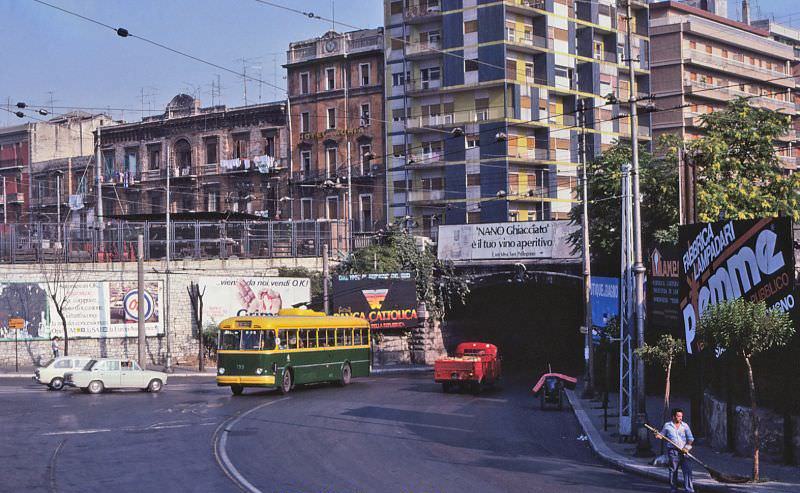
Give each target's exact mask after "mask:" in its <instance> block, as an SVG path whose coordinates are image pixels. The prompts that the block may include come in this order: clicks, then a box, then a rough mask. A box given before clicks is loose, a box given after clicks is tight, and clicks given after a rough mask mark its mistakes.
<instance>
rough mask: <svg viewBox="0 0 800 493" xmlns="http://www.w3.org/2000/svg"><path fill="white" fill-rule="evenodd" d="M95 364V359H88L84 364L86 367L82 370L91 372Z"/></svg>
mask: <svg viewBox="0 0 800 493" xmlns="http://www.w3.org/2000/svg"><path fill="white" fill-rule="evenodd" d="M95 363H97V360H96V359H90V360H89V362H88V363H86V366H84V367H83V369H84V370H91V369H92V367H93V366H94V365H95Z"/></svg>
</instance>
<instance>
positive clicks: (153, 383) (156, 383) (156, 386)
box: [147, 378, 164, 392]
mask: <svg viewBox="0 0 800 493" xmlns="http://www.w3.org/2000/svg"><path fill="white" fill-rule="evenodd" d="M163 387H164V384H163V383H161V380H159V379H157V378H154V379H152V380H150V384H149V385H148V386H147V391H148V392H159V391H160V390H161V389H162V388H163Z"/></svg>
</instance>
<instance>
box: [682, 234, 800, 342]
mask: <svg viewBox="0 0 800 493" xmlns="http://www.w3.org/2000/svg"><path fill="white" fill-rule="evenodd" d="M678 236H679V241H678V244H679V248H680V250H679V253H680V269H681V270H680V310H681V322H682V327H683V330H684V333H685V337H686V345H687V350H688V352H689V353H692V352H693V349H694V347H695V343H696V341H695V334H696V331H697V323H698V321H699V320H700V317H702V316H703V312H704V311H705V309H706V308H707V307H708V306H710V305H714V304H717V303H720V302H722V301H725V300H732V299H736V298H742V297H743V298H746V299H748V300H750V301H765V302H766V303H767V305H768V306H770V307H775V308H778V309H780V310H783V311H785V312H789V313H790V314H792V312H793V311H794V307H795V298H794V251H793V246H792V245H793V244H792V225H791V222H790V221H789V219H788V218H763V219H753V220H747V221H719V222H714V223H698V224H690V225H687V226H681V227H680V228H679V230H678Z"/></svg>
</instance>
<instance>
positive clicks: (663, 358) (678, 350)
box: [636, 334, 684, 422]
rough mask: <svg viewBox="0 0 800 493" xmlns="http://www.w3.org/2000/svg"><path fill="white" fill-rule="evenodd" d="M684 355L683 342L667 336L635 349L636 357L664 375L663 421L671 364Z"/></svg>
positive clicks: (666, 407)
mask: <svg viewBox="0 0 800 493" xmlns="http://www.w3.org/2000/svg"><path fill="white" fill-rule="evenodd" d="M683 353H684V342H683V340H682V339H675V338H674V337H672V336H671V335H669V334H664V335H662V336H661V337H660V338H659V339H658V342H657V343H656V344H655V345H650V344H645V345H644V346H642V347H640V348H637V349H636V356H638V357H639V358H641V359H642V361H644V362H645V363H646V364H649V365H657V366H660V367H661V368H662V369H663V370H664V372H665V373H666V383H665V384H664V412H663V416H662V417H663V421H664V422H666V421H667V420H668V419H669V414H670V413H669V407H670V406H669V391H670V384H671V382H672V364H673V363H674V362H675V359H676V358H678V357H679V356H681V355H682V354H683Z"/></svg>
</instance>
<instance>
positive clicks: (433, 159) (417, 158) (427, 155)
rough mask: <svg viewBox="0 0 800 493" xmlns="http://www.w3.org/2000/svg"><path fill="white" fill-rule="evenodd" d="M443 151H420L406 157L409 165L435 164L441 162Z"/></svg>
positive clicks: (423, 165)
mask: <svg viewBox="0 0 800 493" xmlns="http://www.w3.org/2000/svg"><path fill="white" fill-rule="evenodd" d="M443 157H444V153H442V152H441V151H433V152H422V153H418V154H412V155H411V156H409V157H408V161H407V163H408V166H409V167H420V168H422V167H425V166H437V165H440V164H442V163H443V159H442V158H443Z"/></svg>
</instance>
